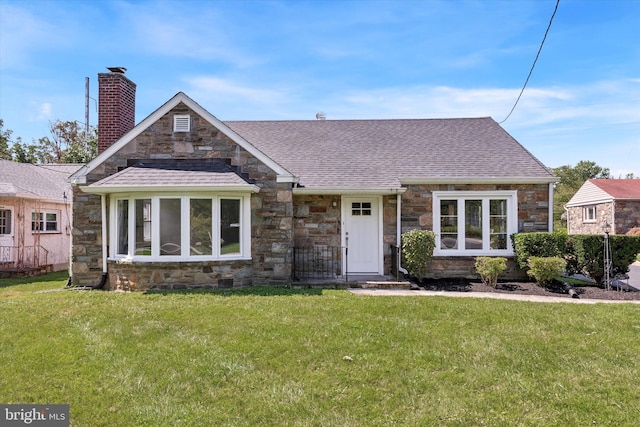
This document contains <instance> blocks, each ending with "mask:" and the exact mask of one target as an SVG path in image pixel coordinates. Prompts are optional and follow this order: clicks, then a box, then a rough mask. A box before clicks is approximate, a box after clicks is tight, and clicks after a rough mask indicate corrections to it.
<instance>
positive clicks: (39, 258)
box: [0, 246, 49, 271]
mask: <svg viewBox="0 0 640 427" xmlns="http://www.w3.org/2000/svg"><path fill="white" fill-rule="evenodd" d="M48 258H49V251H48V250H46V249H45V248H43V247H42V246H0V270H4V271H7V270H22V269H32V268H40V267H44V266H46V265H48Z"/></svg>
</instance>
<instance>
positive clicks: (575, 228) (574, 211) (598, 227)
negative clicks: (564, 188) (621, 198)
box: [567, 202, 617, 234]
mask: <svg viewBox="0 0 640 427" xmlns="http://www.w3.org/2000/svg"><path fill="white" fill-rule="evenodd" d="M589 206H595V208H596V220H595V221H586V222H585V221H584V219H583V209H584V206H574V207H570V208H567V230H568V232H569V234H602V233H603V232H604V230H603V229H602V226H603V225H604V223H605V222H606V223H609V224H613V215H612V212H613V203H611V202H609V203H600V204H597V205H589ZM616 232H617V231H616Z"/></svg>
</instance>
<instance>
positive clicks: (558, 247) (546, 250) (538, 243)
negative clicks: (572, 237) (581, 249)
mask: <svg viewBox="0 0 640 427" xmlns="http://www.w3.org/2000/svg"><path fill="white" fill-rule="evenodd" d="M511 237H512V242H513V250H514V251H515V254H516V263H517V264H518V266H519V267H520V268H523V269H524V268H527V262H528V260H529V258H531V257H534V256H535V257H563V256H564V254H565V252H566V246H567V233H566V232H554V233H545V232H539V233H517V234H514V235H513V236H511Z"/></svg>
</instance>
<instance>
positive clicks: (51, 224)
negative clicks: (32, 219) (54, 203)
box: [45, 213, 58, 231]
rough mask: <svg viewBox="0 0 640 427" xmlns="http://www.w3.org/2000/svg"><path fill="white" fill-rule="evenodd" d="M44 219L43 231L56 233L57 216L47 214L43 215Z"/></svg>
mask: <svg viewBox="0 0 640 427" xmlns="http://www.w3.org/2000/svg"><path fill="white" fill-rule="evenodd" d="M45 218H46V223H45V230H46V231H58V214H56V213H47V214H45Z"/></svg>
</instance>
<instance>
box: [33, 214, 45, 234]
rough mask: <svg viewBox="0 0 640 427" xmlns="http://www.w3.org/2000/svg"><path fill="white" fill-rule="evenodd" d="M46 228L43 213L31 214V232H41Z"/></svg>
mask: <svg viewBox="0 0 640 427" xmlns="http://www.w3.org/2000/svg"><path fill="white" fill-rule="evenodd" d="M43 226H44V221H43V215H42V212H32V213H31V231H41V230H42V229H43Z"/></svg>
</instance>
